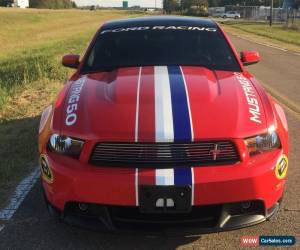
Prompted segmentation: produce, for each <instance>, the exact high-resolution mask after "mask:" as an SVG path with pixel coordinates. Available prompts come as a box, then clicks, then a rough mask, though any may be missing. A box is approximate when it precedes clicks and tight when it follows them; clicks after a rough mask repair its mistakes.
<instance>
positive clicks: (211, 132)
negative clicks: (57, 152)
mask: <svg viewBox="0 0 300 250" xmlns="http://www.w3.org/2000/svg"><path fill="white" fill-rule="evenodd" d="M69 85H70V86H69V89H68V91H66V94H65V97H64V102H62V104H61V107H60V108H61V112H60V113H61V116H60V117H61V122H60V131H61V133H62V134H64V135H69V136H73V137H75V138H83V139H91V140H98V141H118V142H125V141H126V142H134V141H135V142H138V141H139V142H159V141H161V142H164V141H196V140H203V139H215V138H219V139H220V138H223V139H225V138H245V137H248V136H252V135H256V134H260V133H263V132H265V131H266V127H267V124H266V118H265V114H264V108H263V104H262V101H261V99H260V96H259V94H258V92H257V91H256V89H255V86H254V85H253V84H252V83H251V81H250V79H248V78H247V77H246V76H245V75H243V74H242V73H239V72H228V71H212V70H209V69H207V68H204V67H195V66H181V67H180V66H168V67H166V66H155V67H150V66H149V67H130V68H121V69H117V70H114V71H112V72H101V73H93V74H87V75H82V76H80V78H78V79H77V80H74V81H70V82H69Z"/></svg>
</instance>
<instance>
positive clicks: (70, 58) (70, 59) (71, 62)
mask: <svg viewBox="0 0 300 250" xmlns="http://www.w3.org/2000/svg"><path fill="white" fill-rule="evenodd" d="M79 58H80V56H79V55H65V56H63V58H62V61H61V63H62V65H64V66H66V67H69V68H73V69H77V68H78V66H79Z"/></svg>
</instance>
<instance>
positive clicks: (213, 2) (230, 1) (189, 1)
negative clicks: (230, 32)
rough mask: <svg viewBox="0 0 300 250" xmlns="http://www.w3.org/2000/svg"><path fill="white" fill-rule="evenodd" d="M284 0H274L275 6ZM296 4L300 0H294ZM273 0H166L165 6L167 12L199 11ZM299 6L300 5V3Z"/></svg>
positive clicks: (265, 2) (279, 5) (254, 4)
mask: <svg viewBox="0 0 300 250" xmlns="http://www.w3.org/2000/svg"><path fill="white" fill-rule="evenodd" d="M283 1H284V0H273V6H274V7H275V8H277V7H282V4H283ZM293 1H294V3H295V5H297V2H300V0H293ZM270 3H271V0H242V1H241V0H180V1H179V0H164V1H163V8H164V11H165V12H166V13H171V12H174V11H181V12H183V13H188V12H189V11H191V10H193V9H194V11H195V10H196V9H198V11H200V12H201V11H203V12H204V11H205V9H207V8H208V7H217V6H218V7H220V6H227V5H236V6H238V5H239V6H244V5H246V6H270ZM298 6H299V5H298Z"/></svg>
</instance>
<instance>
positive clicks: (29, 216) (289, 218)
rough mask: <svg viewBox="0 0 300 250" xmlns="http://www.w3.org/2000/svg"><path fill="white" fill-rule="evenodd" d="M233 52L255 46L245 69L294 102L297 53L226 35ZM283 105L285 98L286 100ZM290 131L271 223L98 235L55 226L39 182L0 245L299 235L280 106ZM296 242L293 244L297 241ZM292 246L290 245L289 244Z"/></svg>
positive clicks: (173, 242)
mask: <svg viewBox="0 0 300 250" xmlns="http://www.w3.org/2000/svg"><path fill="white" fill-rule="evenodd" d="M232 41H233V42H234V44H235V46H236V47H237V49H238V50H252V49H253V50H258V51H259V52H260V53H261V56H262V61H261V62H260V63H259V64H258V65H255V66H249V70H250V71H251V72H252V73H253V74H254V75H256V76H257V77H258V79H261V80H262V81H263V82H264V83H266V84H268V86H271V88H272V89H274V90H275V91H277V92H278V93H280V94H282V96H284V97H285V98H288V99H287V100H288V101H292V102H294V103H296V105H299V106H300V56H298V55H295V54H294V53H292V52H285V51H281V50H277V49H274V48H269V47H266V46H262V45H258V44H255V43H253V42H248V41H245V40H243V39H240V38H237V37H232ZM287 104H288V102H287ZM285 110H286V115H287V119H288V123H289V130H290V147H291V151H290V157H289V172H288V183H287V186H286V195H285V199H284V201H283V204H282V207H281V209H280V211H279V212H278V214H277V215H276V216H275V217H273V218H272V219H271V221H268V222H264V223H262V224H259V225H257V226H254V227H249V228H246V229H241V230H236V231H231V232H223V233H214V234H207V235H202V236H200V237H188V238H187V237H178V236H166V235H162V236H159V237H150V236H143V235H140V234H130V235H128V234H126V235H120V234H119V235H116V234H107V233H106V234H104V233H99V232H91V231H85V230H82V229H79V228H73V227H70V226H68V225H65V224H61V223H59V222H57V221H55V220H53V219H52V218H50V217H49V216H48V214H47V212H46V209H45V207H44V203H43V199H42V195H41V191H40V189H39V183H37V184H36V185H35V187H34V188H33V189H32V191H31V192H30V193H29V195H28V196H27V198H26V200H25V201H24V202H23V204H22V205H21V207H20V208H19V209H18V211H17V212H16V214H15V215H14V217H13V218H12V219H11V220H10V221H9V222H7V223H6V224H5V228H4V229H3V230H2V231H1V232H0V249H175V248H178V249H238V248H240V238H241V236H245V235H250V236H258V235H294V236H297V237H298V240H299V236H300V203H299V200H300V190H299V189H300V183H299V180H300V171H299V170H300V168H299V164H298V163H299V162H300V137H299V135H300V132H299V131H300V114H299V113H297V112H295V111H293V110H292V109H290V108H288V107H287V106H285ZM297 246H298V247H300V246H299V243H298V245H297ZM294 248H295V249H296V246H295V247H294Z"/></svg>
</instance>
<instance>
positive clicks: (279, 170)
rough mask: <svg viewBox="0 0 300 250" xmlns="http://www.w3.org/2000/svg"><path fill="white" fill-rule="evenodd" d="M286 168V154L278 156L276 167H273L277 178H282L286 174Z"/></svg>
mask: <svg viewBox="0 0 300 250" xmlns="http://www.w3.org/2000/svg"><path fill="white" fill-rule="evenodd" d="M287 169H288V158H287V157H286V155H282V156H281V157H279V159H278V161H277V163H276V167H275V175H276V177H277V178H278V179H283V178H284V177H285V176H286V173H287Z"/></svg>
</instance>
